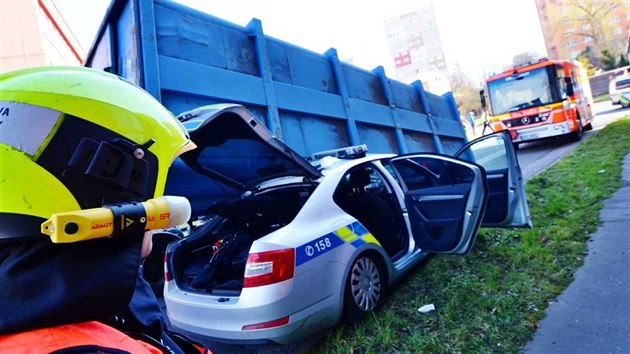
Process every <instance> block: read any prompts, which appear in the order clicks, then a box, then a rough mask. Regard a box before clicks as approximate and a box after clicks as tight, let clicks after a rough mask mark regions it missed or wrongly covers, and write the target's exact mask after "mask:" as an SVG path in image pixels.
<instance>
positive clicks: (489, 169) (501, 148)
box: [455, 132, 532, 228]
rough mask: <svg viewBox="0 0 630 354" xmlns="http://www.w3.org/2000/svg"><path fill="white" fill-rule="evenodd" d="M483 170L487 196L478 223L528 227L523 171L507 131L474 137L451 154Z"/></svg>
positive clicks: (528, 218)
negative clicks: (481, 217) (480, 221)
mask: <svg viewBox="0 0 630 354" xmlns="http://www.w3.org/2000/svg"><path fill="white" fill-rule="evenodd" d="M455 157H457V158H459V159H462V160H466V161H470V162H474V163H476V164H478V165H481V166H482V167H483V168H484V169H485V170H486V179H487V182H488V189H489V196H488V205H487V207H486V212H485V215H484V216H483V221H482V224H481V226H484V227H530V228H531V227H532V219H531V216H530V214H529V207H528V205H527V196H526V195H525V187H524V182H523V175H522V173H521V168H520V166H519V164H518V158H517V156H516V152H515V151H514V147H513V146H512V140H511V139H510V136H509V135H508V133H507V132H500V133H496V134H491V135H486V136H483V137H481V138H479V139H476V140H474V141H472V142H470V143H469V144H467V145H466V146H464V147H463V148H462V149H461V150H460V151H458V152H457V154H455Z"/></svg>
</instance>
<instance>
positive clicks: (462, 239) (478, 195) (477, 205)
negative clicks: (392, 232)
mask: <svg viewBox="0 0 630 354" xmlns="http://www.w3.org/2000/svg"><path fill="white" fill-rule="evenodd" d="M391 166H392V168H393V169H394V171H395V173H396V174H397V175H398V179H399V181H400V184H401V187H402V189H403V191H404V193H405V205H406V209H407V210H406V211H407V213H408V215H409V222H410V224H411V232H412V234H413V237H414V239H415V241H416V244H417V245H418V247H419V248H420V249H422V250H423V251H426V252H436V253H450V254H466V253H468V252H469V251H470V249H471V247H472V245H473V243H474V240H475V236H476V235H477V230H478V229H479V226H480V224H481V217H482V216H483V214H484V210H485V207H486V199H487V195H488V192H487V187H486V182H485V172H484V170H483V168H481V167H480V166H477V165H475V164H472V163H468V162H465V161H459V160H456V159H454V158H451V157H447V156H440V155H435V154H410V155H404V156H399V157H396V158H392V159H391Z"/></svg>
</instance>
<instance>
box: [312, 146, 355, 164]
mask: <svg viewBox="0 0 630 354" xmlns="http://www.w3.org/2000/svg"><path fill="white" fill-rule="evenodd" d="M367 151H368V148H367V145H365V144H362V145H355V146H348V147H344V148H340V149H334V150H326V151H320V152H316V153H314V154H313V155H311V156H310V157H309V158H308V160H309V161H315V160H321V159H322V158H324V157H326V156H331V157H336V158H338V159H358V158H361V157H365V154H366V153H367Z"/></svg>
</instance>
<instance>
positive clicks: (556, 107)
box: [481, 59, 593, 149]
mask: <svg viewBox="0 0 630 354" xmlns="http://www.w3.org/2000/svg"><path fill="white" fill-rule="evenodd" d="M486 97H487V98H488V101H487V102H488V103H489V112H490V115H491V116H490V117H489V123H490V125H491V127H492V129H493V130H494V131H497V132H498V131H501V130H505V129H507V130H508V131H509V132H510V135H511V136H512V142H513V143H514V147H515V148H516V149H518V146H519V144H520V143H523V142H529V141H533V140H538V139H544V138H550V137H555V136H562V135H564V136H567V137H568V138H569V139H570V140H572V141H578V140H580V139H581V138H582V133H583V132H584V131H585V130H591V129H593V126H592V124H591V123H592V120H593V113H592V111H591V106H592V104H593V97H592V95H591V87H590V85H589V82H588V76H587V74H586V70H585V69H584V67H583V66H582V64H581V63H580V62H578V61H574V60H547V59H540V60H538V61H535V62H529V63H527V64H524V65H521V66H515V67H513V68H510V69H508V70H506V71H504V72H502V73H500V74H496V75H492V76H490V77H489V78H487V79H486V88H485V90H482V92H481V105H482V107H483V108H484V109H486V110H488V108H487V104H486Z"/></svg>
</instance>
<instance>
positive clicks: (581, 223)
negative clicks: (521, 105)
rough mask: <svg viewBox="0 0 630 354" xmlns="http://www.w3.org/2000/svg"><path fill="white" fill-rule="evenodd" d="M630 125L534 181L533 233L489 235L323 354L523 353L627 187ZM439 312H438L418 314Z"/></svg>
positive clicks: (322, 348)
mask: <svg viewBox="0 0 630 354" xmlns="http://www.w3.org/2000/svg"><path fill="white" fill-rule="evenodd" d="M629 149H630V117H626V118H624V119H622V120H619V121H617V122H615V123H612V124H610V125H609V126H608V127H607V128H605V129H604V130H602V131H600V132H598V133H597V134H595V135H594V136H593V137H591V138H590V139H588V140H586V141H585V142H583V143H582V144H580V146H579V147H578V148H577V149H575V150H574V151H573V152H572V153H570V154H569V155H567V156H566V157H564V158H563V159H561V160H560V161H559V162H558V163H556V164H555V165H553V166H552V167H550V168H548V169H547V170H545V171H544V172H543V173H542V174H540V175H538V176H537V177H535V178H533V179H531V180H530V181H529V182H528V183H527V194H528V198H529V207H530V211H531V214H532V219H533V223H534V228H533V229H482V232H481V233H480V235H479V237H478V238H477V242H476V244H475V246H474V248H473V251H472V252H471V253H470V254H469V255H468V256H465V257H459V256H434V257H431V258H430V259H429V260H428V261H427V262H425V263H424V264H423V265H422V266H420V267H418V268H417V269H415V270H414V271H412V272H411V273H410V274H409V275H408V276H406V277H405V278H404V279H402V281H400V282H398V283H397V284H396V285H395V286H394V288H393V289H391V291H390V292H389V293H388V297H387V298H386V301H385V304H384V306H383V307H382V308H381V309H380V310H378V311H377V312H376V313H375V314H374V315H373V316H371V317H370V318H368V319H367V320H366V321H364V322H363V323H361V324H359V325H357V326H350V325H345V326H342V327H339V328H337V329H334V330H332V331H331V332H330V333H329V334H328V336H327V338H326V339H325V340H322V341H321V344H320V345H318V346H316V347H314V348H311V349H310V351H311V352H313V353H322V352H325V353H422V352H424V353H516V352H520V351H521V350H522V347H523V346H524V345H525V344H526V343H527V342H528V341H529V340H530V339H531V338H532V337H533V335H534V332H535V330H536V328H537V326H538V325H537V323H538V321H539V320H541V319H542V318H543V317H544V315H545V309H546V308H547V306H548V303H549V302H550V301H553V300H554V298H555V297H556V296H557V295H559V294H560V293H561V292H562V291H563V290H564V289H565V288H566V287H567V286H568V285H569V284H570V283H571V281H572V280H573V272H574V271H575V270H576V269H577V268H578V267H580V266H581V265H582V263H583V261H584V255H585V252H586V242H587V240H588V238H589V235H590V234H591V233H593V232H594V231H595V230H596V228H597V225H598V223H599V220H598V216H599V210H600V209H601V206H602V202H603V201H604V200H606V199H607V198H609V197H610V196H611V195H612V193H614V192H615V191H616V190H617V189H618V188H619V187H620V186H621V164H622V159H623V157H624V156H625V155H626V154H627V153H628V151H629ZM429 303H433V304H435V307H436V311H434V312H430V313H428V314H420V313H419V312H418V311H417V309H418V308H419V307H420V306H422V305H425V304H429Z"/></svg>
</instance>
